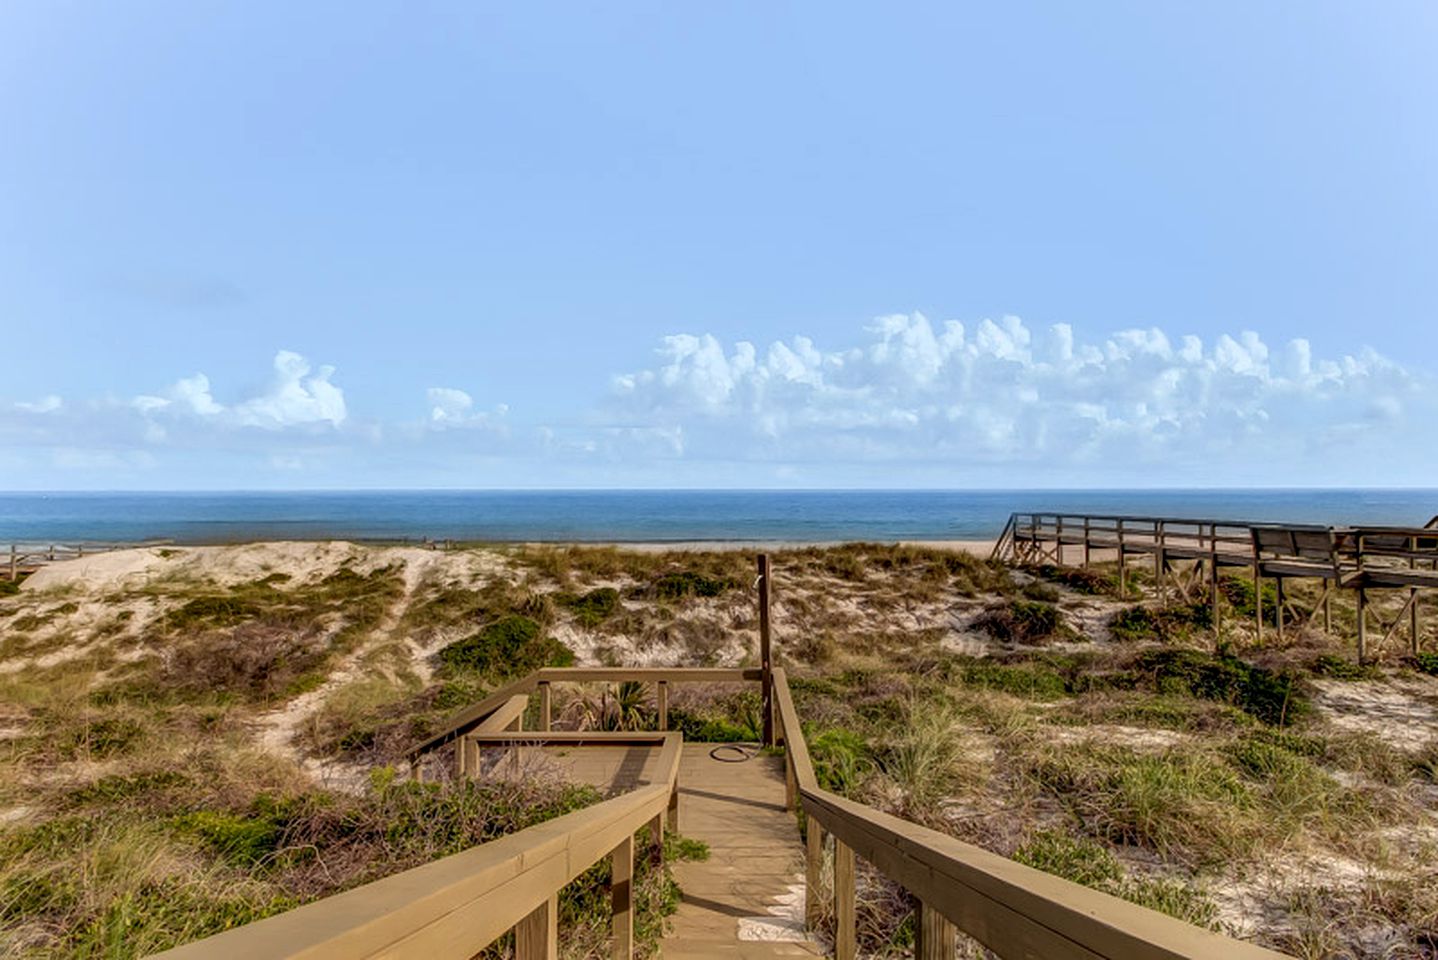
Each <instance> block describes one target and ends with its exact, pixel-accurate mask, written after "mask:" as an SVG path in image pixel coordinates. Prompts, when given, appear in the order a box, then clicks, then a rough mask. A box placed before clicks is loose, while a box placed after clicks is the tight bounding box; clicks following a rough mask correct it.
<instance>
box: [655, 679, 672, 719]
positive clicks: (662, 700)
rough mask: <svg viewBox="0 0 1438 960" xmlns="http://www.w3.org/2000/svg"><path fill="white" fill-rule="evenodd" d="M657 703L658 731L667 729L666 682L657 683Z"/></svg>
mask: <svg viewBox="0 0 1438 960" xmlns="http://www.w3.org/2000/svg"><path fill="white" fill-rule="evenodd" d="M656 698H657V699H658V701H659V729H660V730H668V729H669V683H668V681H666V680H660V681H659V692H658V693H657V694H656Z"/></svg>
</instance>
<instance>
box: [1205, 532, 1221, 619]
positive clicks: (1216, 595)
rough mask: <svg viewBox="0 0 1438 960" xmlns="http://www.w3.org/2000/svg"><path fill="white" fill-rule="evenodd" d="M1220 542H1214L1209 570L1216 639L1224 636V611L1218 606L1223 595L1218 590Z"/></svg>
mask: <svg viewBox="0 0 1438 960" xmlns="http://www.w3.org/2000/svg"><path fill="white" fill-rule="evenodd" d="M1217 550H1218V541H1216V540H1215V541H1214V551H1215V552H1214V554H1213V563H1212V564H1211V567H1212V569H1210V570H1209V572H1208V575H1209V586H1210V588H1211V590H1212V593H1213V635H1214V637H1215V638H1218V637H1222V636H1223V611H1222V609H1221V608H1220V607H1219V605H1218V601H1219V599H1220V598H1221V597H1222V596H1223V593H1222V592H1221V591H1220V590H1219V589H1218V553H1217Z"/></svg>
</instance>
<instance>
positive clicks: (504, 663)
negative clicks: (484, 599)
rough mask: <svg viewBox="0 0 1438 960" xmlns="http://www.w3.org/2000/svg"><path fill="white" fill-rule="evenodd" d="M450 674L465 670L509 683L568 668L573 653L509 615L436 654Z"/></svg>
mask: <svg viewBox="0 0 1438 960" xmlns="http://www.w3.org/2000/svg"><path fill="white" fill-rule="evenodd" d="M439 659H440V661H441V662H442V663H443V664H444V665H445V666H446V667H448V668H449V669H450V670H469V671H473V672H475V673H478V674H481V675H483V676H485V677H487V678H489V679H492V680H495V681H503V680H511V679H514V678H516V677H522V676H524V675H525V674H526V673H530V672H531V671H534V670H537V669H539V668H540V667H568V666H572V665H573V664H574V651H572V650H570V649H569V648H568V647H566V646H565V645H564V644H562V643H560V642H559V641H558V640H555V639H553V638H551V637H546V636H544V635H543V634H542V632H541V630H540V626H539V624H538V623H536V622H535V621H533V620H531V619H529V618H528V617H525V616H520V615H518V614H511V615H509V616H506V617H502V618H500V619H499V620H496V621H494V622H493V623H491V624H489V625H487V626H486V627H484V629H482V630H480V631H479V632H478V633H476V634H474V635H472V636H469V637H466V638H465V639H463V640H457V641H455V642H454V643H451V644H449V645H448V646H446V647H445V648H444V649H443V650H441V651H440V652H439Z"/></svg>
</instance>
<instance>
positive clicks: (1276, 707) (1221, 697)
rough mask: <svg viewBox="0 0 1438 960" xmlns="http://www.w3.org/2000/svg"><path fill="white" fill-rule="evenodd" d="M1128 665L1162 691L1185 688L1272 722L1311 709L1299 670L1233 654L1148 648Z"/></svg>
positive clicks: (1290, 719)
mask: <svg viewBox="0 0 1438 960" xmlns="http://www.w3.org/2000/svg"><path fill="white" fill-rule="evenodd" d="M1132 668H1133V669H1134V670H1136V671H1137V672H1139V673H1140V674H1143V675H1145V676H1146V677H1147V679H1148V680H1149V681H1150V683H1151V684H1152V686H1153V687H1154V688H1155V689H1156V690H1157V691H1158V692H1160V693H1187V694H1189V695H1191V696H1195V697H1199V698H1201V699H1204V700H1217V701H1219V702H1222V703H1229V704H1232V705H1233V706H1236V707H1238V708H1239V709H1241V710H1243V711H1244V712H1245V713H1248V714H1251V715H1253V716H1254V717H1257V718H1258V719H1259V720H1262V721H1263V722H1264V723H1267V724H1271V725H1274V726H1284V725H1285V724H1288V723H1291V722H1293V721H1294V720H1296V719H1298V718H1299V717H1302V716H1303V715H1305V714H1306V713H1307V712H1308V710H1309V702H1308V697H1307V694H1306V692H1305V691H1304V689H1303V686H1302V684H1301V682H1300V680H1299V678H1298V677H1297V676H1295V675H1294V674H1292V673H1289V672H1286V671H1285V672H1278V673H1275V672H1274V671H1271V670H1267V669H1265V668H1263V667H1258V666H1254V665H1252V664H1250V663H1247V662H1246V661H1244V660H1241V659H1239V658H1238V657H1235V656H1233V655H1232V654H1227V653H1220V654H1216V655H1211V654H1206V653H1202V652H1200V651H1197V650H1189V649H1177V650H1146V651H1143V652H1141V653H1140V654H1138V656H1137V657H1136V658H1135V659H1134V661H1133V664H1132Z"/></svg>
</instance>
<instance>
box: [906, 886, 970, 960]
mask: <svg viewBox="0 0 1438 960" xmlns="http://www.w3.org/2000/svg"><path fill="white" fill-rule="evenodd" d="M914 913H915V914H916V916H915V917H914V960H953V958H954V954H955V953H957V952H958V947H959V936H958V934H959V931H958V928H957V927H955V926H954V925H953V924H952V923H950V922H949V919H948V917H945V916H944V915H943V914H942V913H940V912H939V911H937V910H935V909H934V908H933V907H931V906H929V905H928V904H927V903H924V902H923V901H922V900H920V901H919V906H918V909H916V910H915V911H914Z"/></svg>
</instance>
